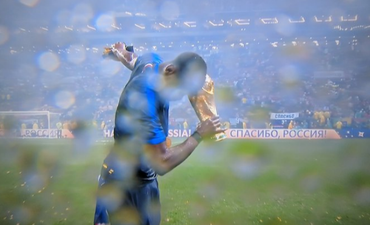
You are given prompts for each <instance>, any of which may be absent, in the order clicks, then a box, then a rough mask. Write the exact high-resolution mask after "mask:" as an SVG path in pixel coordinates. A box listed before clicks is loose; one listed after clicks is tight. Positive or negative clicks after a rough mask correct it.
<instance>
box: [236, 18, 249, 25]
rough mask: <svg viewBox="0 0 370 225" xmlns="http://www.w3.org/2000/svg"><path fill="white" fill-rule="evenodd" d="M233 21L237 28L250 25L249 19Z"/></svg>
mask: <svg viewBox="0 0 370 225" xmlns="http://www.w3.org/2000/svg"><path fill="white" fill-rule="evenodd" d="M234 21H235V23H236V24H238V25H239V26H246V25H249V24H250V23H251V20H250V19H236V20H234Z"/></svg>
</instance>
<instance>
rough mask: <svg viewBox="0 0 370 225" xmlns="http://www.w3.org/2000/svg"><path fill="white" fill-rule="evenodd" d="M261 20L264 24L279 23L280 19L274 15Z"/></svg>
mask: <svg viewBox="0 0 370 225" xmlns="http://www.w3.org/2000/svg"><path fill="white" fill-rule="evenodd" d="M261 22H262V23H263V24H277V23H279V21H278V19H277V18H276V17H274V18H261Z"/></svg>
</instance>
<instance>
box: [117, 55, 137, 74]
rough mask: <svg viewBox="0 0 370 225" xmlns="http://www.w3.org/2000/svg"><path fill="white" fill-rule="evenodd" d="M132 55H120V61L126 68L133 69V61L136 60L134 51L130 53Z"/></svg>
mask: <svg viewBox="0 0 370 225" xmlns="http://www.w3.org/2000/svg"><path fill="white" fill-rule="evenodd" d="M131 54H132V55H131V56H130V57H122V58H120V61H121V62H122V64H123V65H124V66H126V68H127V69H129V70H131V71H132V70H133V69H134V67H135V63H136V60H137V57H138V56H137V55H136V54H135V53H131Z"/></svg>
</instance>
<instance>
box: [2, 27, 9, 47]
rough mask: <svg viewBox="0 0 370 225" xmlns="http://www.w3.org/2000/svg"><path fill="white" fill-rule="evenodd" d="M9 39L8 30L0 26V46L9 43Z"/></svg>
mask: <svg viewBox="0 0 370 225" xmlns="http://www.w3.org/2000/svg"><path fill="white" fill-rule="evenodd" d="M8 39H9V31H8V28H6V27H4V26H0V45H2V44H4V43H5V42H7V41H8Z"/></svg>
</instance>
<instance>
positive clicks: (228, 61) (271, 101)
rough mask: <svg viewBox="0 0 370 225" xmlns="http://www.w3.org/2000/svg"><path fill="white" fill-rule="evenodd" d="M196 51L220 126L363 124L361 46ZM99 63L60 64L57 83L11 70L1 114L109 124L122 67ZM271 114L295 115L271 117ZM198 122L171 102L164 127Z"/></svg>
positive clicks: (367, 108) (368, 113) (368, 109)
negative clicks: (62, 100)
mask: <svg viewBox="0 0 370 225" xmlns="http://www.w3.org/2000/svg"><path fill="white" fill-rule="evenodd" d="M197 52H198V53H200V54H201V55H203V56H204V58H205V60H206V62H207V64H208V72H209V74H210V76H211V77H212V78H213V80H214V82H215V87H216V89H215V90H216V94H215V99H216V104H217V109H218V112H219V114H220V116H221V118H222V120H223V121H224V122H225V126H227V127H233V128H273V127H274V128H288V129H297V128H298V129H299V128H335V129H343V128H370V93H369V92H368V90H370V82H369V78H368V77H369V71H370V70H369V66H370V64H369V59H368V57H366V56H367V55H368V54H369V53H367V52H364V51H363V49H362V48H361V45H352V44H346V43H344V44H339V45H338V44H337V43H335V42H333V43H331V44H329V45H323V46H321V45H320V46H316V45H314V44H312V45H308V44H307V45H298V46H279V47H272V46H271V45H269V44H266V45H257V44H255V45H250V46H248V47H244V46H229V47H227V48H223V49H221V48H220V49H219V50H217V49H212V50H209V49H206V48H202V47H201V46H200V47H199V48H197ZM97 54H99V53H97ZM94 59H98V57H95V58H94ZM99 60H100V59H99ZM101 67H102V66H101V64H98V63H94V62H93V61H91V60H90V61H89V62H87V61H85V62H84V63H81V64H77V65H75V64H72V63H66V62H61V65H60V67H59V69H58V71H57V75H55V76H59V78H60V80H59V81H61V82H54V83H53V82H52V81H50V79H48V78H47V76H51V75H50V74H45V73H40V74H39V73H38V71H34V72H32V71H31V73H30V72H29V68H28V67H27V66H25V67H21V68H20V69H18V70H17V71H12V73H17V76H16V77H17V82H13V83H10V82H5V83H2V84H1V88H0V90H1V93H0V98H1V103H0V108H1V111H8V110H12V111H26V110H27V111H51V112H54V113H59V114H60V121H56V122H54V123H53V124H52V126H56V124H57V123H58V122H61V123H62V124H63V127H65V128H70V127H71V126H72V127H73V123H70V121H72V120H75V119H81V120H85V121H90V122H91V125H92V126H93V127H96V128H97V129H112V128H113V126H114V113H115V108H116V105H117V103H118V98H119V96H120V93H121V90H122V89H123V87H124V85H125V83H126V82H127V79H128V76H129V71H128V70H126V69H123V68H122V69H120V71H119V72H118V73H115V74H113V75H106V74H104V70H102V69H101ZM122 67H123V66H122ZM322 71H325V72H324V73H318V72H322ZM62 91H67V92H70V93H72V97H70V99H69V101H70V102H69V105H68V104H67V106H68V107H60V104H56V103H55V101H56V100H55V95H56V94H58V93H60V92H62ZM271 112H272V113H299V117H298V118H295V119H294V120H279V121H275V120H271V119H270V116H269V113H271ZM2 119H4V118H2ZM33 122H34V121H33ZM197 122H198V119H197V117H196V115H195V113H194V110H193V109H192V107H191V105H190V103H189V101H188V99H187V98H184V99H182V100H180V101H177V102H174V103H173V104H172V106H171V111H170V127H171V128H181V129H188V128H189V129H190V128H194V127H195V126H196V125H197ZM38 125H39V126H40V124H38ZM32 126H33V125H32Z"/></svg>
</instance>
